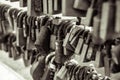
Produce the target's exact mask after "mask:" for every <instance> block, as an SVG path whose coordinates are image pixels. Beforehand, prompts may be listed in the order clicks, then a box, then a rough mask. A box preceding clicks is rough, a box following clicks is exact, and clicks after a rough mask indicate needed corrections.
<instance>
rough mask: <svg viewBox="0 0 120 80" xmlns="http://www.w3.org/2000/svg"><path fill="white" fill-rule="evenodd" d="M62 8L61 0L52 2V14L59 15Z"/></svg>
mask: <svg viewBox="0 0 120 80" xmlns="http://www.w3.org/2000/svg"><path fill="white" fill-rule="evenodd" d="M61 7H62V1H61V0H54V12H55V13H60V12H61Z"/></svg>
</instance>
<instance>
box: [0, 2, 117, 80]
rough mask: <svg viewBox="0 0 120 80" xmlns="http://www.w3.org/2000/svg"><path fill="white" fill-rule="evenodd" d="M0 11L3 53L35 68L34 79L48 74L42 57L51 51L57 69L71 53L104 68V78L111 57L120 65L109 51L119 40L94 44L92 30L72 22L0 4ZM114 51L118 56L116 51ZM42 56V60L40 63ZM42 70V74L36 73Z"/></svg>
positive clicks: (108, 70) (82, 60)
mask: <svg viewBox="0 0 120 80" xmlns="http://www.w3.org/2000/svg"><path fill="white" fill-rule="evenodd" d="M0 11H1V13H0V34H1V48H2V50H5V51H8V52H9V56H10V57H12V58H14V59H18V58H20V57H21V56H22V57H23V60H24V63H25V65H26V66H29V65H31V64H32V65H33V68H34V66H35V69H34V71H35V72H37V73H35V72H34V71H33V75H34V76H35V78H36V76H37V78H40V74H41V72H44V71H45V73H47V71H46V70H44V69H43V68H45V66H47V65H46V64H45V63H44V57H46V56H47V55H49V53H50V52H53V51H55V59H54V62H55V64H56V65H55V66H56V67H57V69H60V68H61V66H62V65H63V64H64V62H65V61H67V60H69V59H71V56H73V55H74V54H75V55H76V54H77V55H79V56H80V57H79V59H80V60H79V63H80V64H81V63H83V62H89V61H95V62H96V65H98V66H101V67H103V66H105V70H106V75H109V73H110V62H111V58H112V59H115V60H114V61H115V63H116V64H117V65H118V66H119V57H118V56H116V55H115V56H112V55H113V54H112V52H111V49H112V46H115V47H118V48H119V46H118V45H119V38H118V39H114V40H109V41H107V42H105V43H104V44H102V45H94V44H93V42H92V41H93V40H92V33H91V31H90V30H88V29H86V28H81V27H80V25H75V22H74V21H72V20H62V19H61V18H59V17H56V18H54V17H50V16H45V17H33V16H28V15H27V11H23V10H19V9H17V8H13V7H11V6H8V5H5V4H0ZM84 27H85V26H84ZM116 41H118V42H116ZM114 52H115V53H118V55H119V50H118V49H117V50H116V49H115V50H114ZM114 52H113V53H114ZM41 57H43V61H42V62H41V59H42V58H41ZM51 66H52V67H53V66H54V65H51ZM41 67H42V71H40V70H38V69H39V68H41ZM47 67H48V66H47ZM53 71H54V70H53ZM48 73H49V71H48ZM49 74H50V73H49ZM49 74H46V75H45V76H44V77H43V76H42V80H48V77H47V76H48V75H49ZM51 74H52V73H51ZM46 78H47V79H46ZM52 78H53V77H52ZM35 80H37V79H35Z"/></svg>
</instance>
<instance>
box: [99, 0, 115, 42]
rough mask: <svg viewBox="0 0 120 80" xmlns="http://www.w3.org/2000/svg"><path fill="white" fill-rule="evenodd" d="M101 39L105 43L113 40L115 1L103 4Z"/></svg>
mask: <svg viewBox="0 0 120 80" xmlns="http://www.w3.org/2000/svg"><path fill="white" fill-rule="evenodd" d="M100 25H101V26H100V38H101V39H102V41H103V43H104V42H105V41H106V40H109V39H113V34H114V30H115V1H114V0H109V1H107V2H104V3H103V6H102V18H101V24H100Z"/></svg>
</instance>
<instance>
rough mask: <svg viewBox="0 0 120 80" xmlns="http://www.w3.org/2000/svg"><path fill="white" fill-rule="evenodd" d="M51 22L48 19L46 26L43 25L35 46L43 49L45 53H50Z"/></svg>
mask: <svg viewBox="0 0 120 80" xmlns="http://www.w3.org/2000/svg"><path fill="white" fill-rule="evenodd" d="M49 23H50V22H49V21H48V22H47V23H46V25H45V26H43V27H41V31H40V33H39V36H38V39H37V40H36V42H35V46H36V47H37V48H38V50H40V49H43V50H44V52H45V53H43V54H48V53H49V50H50V35H51V32H50V29H49V28H48V26H49V25H47V24H49Z"/></svg>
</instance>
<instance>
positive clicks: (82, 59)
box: [80, 31, 91, 63]
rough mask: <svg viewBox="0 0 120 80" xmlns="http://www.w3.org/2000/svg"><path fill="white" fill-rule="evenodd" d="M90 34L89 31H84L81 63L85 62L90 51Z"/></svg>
mask: <svg viewBox="0 0 120 80" xmlns="http://www.w3.org/2000/svg"><path fill="white" fill-rule="evenodd" d="M88 35H89V31H86V32H84V33H83V40H84V41H83V46H82V51H81V53H80V63H83V62H84V61H85V58H86V55H87V53H88V50H89V47H90V43H91V40H90V39H91V38H90V37H88ZM86 37H88V40H89V41H88V43H86Z"/></svg>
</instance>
